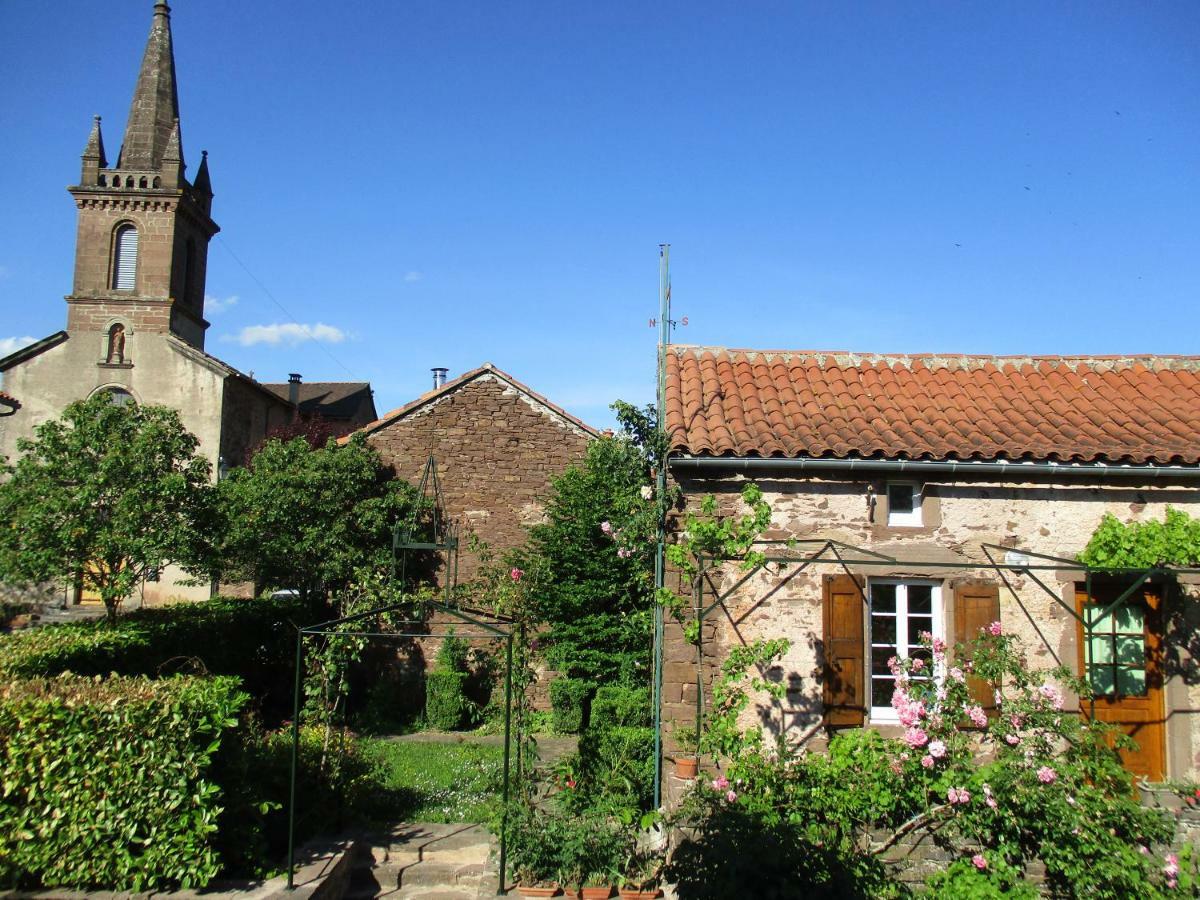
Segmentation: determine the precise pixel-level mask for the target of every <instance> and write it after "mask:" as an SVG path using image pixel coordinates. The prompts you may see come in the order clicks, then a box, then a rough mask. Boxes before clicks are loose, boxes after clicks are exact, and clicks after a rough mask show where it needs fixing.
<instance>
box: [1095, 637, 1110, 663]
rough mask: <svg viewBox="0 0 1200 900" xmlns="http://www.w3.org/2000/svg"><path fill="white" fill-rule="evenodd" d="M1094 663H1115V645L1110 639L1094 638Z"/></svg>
mask: <svg viewBox="0 0 1200 900" xmlns="http://www.w3.org/2000/svg"><path fill="white" fill-rule="evenodd" d="M1091 661H1092V662H1094V663H1110V662H1112V661H1113V645H1112V638H1110V637H1094V638H1092V660H1091Z"/></svg>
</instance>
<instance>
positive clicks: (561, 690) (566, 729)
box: [550, 677, 596, 734]
mask: <svg viewBox="0 0 1200 900" xmlns="http://www.w3.org/2000/svg"><path fill="white" fill-rule="evenodd" d="M595 690H596V685H595V684H594V683H592V682H591V681H587V680H585V679H582V678H562V677H559V678H556V679H554V681H552V682H550V707H551V709H553V711H554V730H555V731H557V732H558V733H559V734H578V733H579V732H580V731H582V730H583V727H584V725H586V724H587V711H588V702H589V701H590V700H591V699H592V694H593V693H595Z"/></svg>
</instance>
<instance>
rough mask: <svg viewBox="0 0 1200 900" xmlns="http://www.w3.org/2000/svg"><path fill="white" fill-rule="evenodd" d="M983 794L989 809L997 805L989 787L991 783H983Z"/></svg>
mask: <svg viewBox="0 0 1200 900" xmlns="http://www.w3.org/2000/svg"><path fill="white" fill-rule="evenodd" d="M983 796H984V799H985V800H986V801H987V805H988V807H989V808H990V809H995V808H996V806H997V805H998V804H997V803H996V798H995V797H993V796H992V787H991V785H989V784H984V786H983Z"/></svg>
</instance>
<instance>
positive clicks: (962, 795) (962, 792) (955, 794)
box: [946, 788, 971, 806]
mask: <svg viewBox="0 0 1200 900" xmlns="http://www.w3.org/2000/svg"><path fill="white" fill-rule="evenodd" d="M946 799H947V800H949V801H950V802H951V803H952V804H954V805H956V806H957V805H959V804H962V803H969V802H971V792H970V791H968V790H967V789H966V788H950V790H948V791H946Z"/></svg>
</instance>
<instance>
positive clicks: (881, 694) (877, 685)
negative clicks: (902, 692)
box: [871, 678, 896, 706]
mask: <svg viewBox="0 0 1200 900" xmlns="http://www.w3.org/2000/svg"><path fill="white" fill-rule="evenodd" d="M895 692H896V682H895V679H892V678H872V679H871V705H872V706H891V705H892V694H894V693H895Z"/></svg>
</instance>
